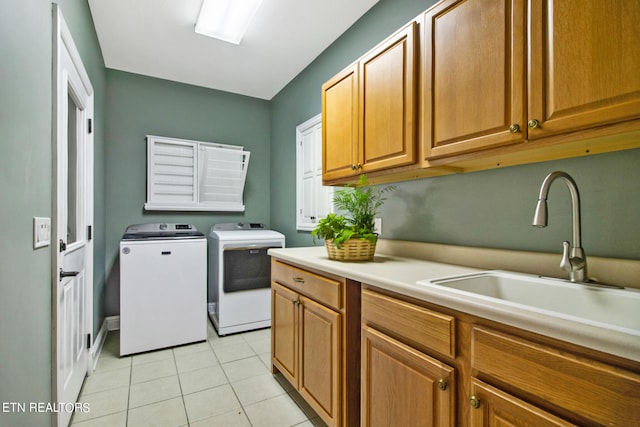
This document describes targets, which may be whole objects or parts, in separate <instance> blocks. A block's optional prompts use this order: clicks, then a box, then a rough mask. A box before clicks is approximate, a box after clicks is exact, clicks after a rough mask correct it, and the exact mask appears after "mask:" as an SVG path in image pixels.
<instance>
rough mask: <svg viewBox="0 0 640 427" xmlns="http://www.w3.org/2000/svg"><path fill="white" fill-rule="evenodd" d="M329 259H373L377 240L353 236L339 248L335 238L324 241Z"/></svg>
mask: <svg viewBox="0 0 640 427" xmlns="http://www.w3.org/2000/svg"><path fill="white" fill-rule="evenodd" d="M324 246H325V247H326V248H327V253H328V254H329V259H333V260H336V261H371V260H372V259H373V255H374V254H375V252H376V242H373V243H371V242H370V241H369V240H367V239H359V238H351V239H349V240H347V241H346V242H344V243H343V244H342V245H340V248H337V247H336V245H335V244H334V243H333V239H328V240H325V241H324Z"/></svg>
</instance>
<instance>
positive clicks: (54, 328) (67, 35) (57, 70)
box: [51, 3, 94, 426]
mask: <svg viewBox="0 0 640 427" xmlns="http://www.w3.org/2000/svg"><path fill="white" fill-rule="evenodd" d="M52 6H53V10H52V15H53V19H52V21H53V43H52V45H53V49H52V50H53V52H52V53H53V55H52V60H53V66H52V169H53V170H52V181H53V183H52V209H51V210H52V220H51V224H52V234H53V236H52V237H53V238H52V239H51V389H52V399H51V401H52V402H59V398H58V397H59V395H60V390H61V384H60V382H61V379H60V378H58V362H59V359H60V356H59V349H58V345H57V344H58V330H59V328H58V324H57V322H58V300H59V297H60V296H59V294H58V291H59V277H60V276H59V271H60V268H61V267H62V254H61V252H60V248H59V243H58V242H60V240H61V239H62V240H63V241H66V235H61V234H63V233H61V232H60V230H59V227H58V219H59V209H60V208H59V198H60V197H61V195H60V191H59V188H58V187H59V179H58V172H59V170H60V167H64V165H65V164H66V158H67V154H66V153H63V152H60V147H61V144H62V142H61V141H62V139H64V140H65V143H64V147H66V138H67V129H66V120H65V117H66V114H67V112H66V111H63V110H64V109H61V108H59V102H60V101H59V100H60V99H61V97H64V98H65V99H66V98H67V96H68V91H67V87H66V85H64V84H61V82H62V81H63V79H66V76H65V75H61V55H62V52H63V50H66V51H67V52H68V53H69V56H70V57H71V60H72V62H73V65H74V68H75V71H77V73H78V75H79V77H80V80H81V82H82V86H83V87H82V89H83V90H84V91H85V94H86V95H87V98H88V100H89V102H88V103H87V106H86V110H87V113H86V116H87V118H89V119H91V121H92V122H93V96H94V91H93V86H92V85H91V81H90V80H89V76H88V74H87V72H86V70H85V68H84V65H83V63H82V59H81V57H80V54H79V52H78V50H77V48H76V46H75V44H74V42H73V38H72V37H71V32H70V31H69V28H68V26H67V24H66V22H65V20H64V17H63V16H62V11H61V10H60V7H59V6H58V5H57V4H55V3H53V4H52ZM65 105H66V103H65ZM62 122H65V126H61V123H62ZM92 127H93V126H92ZM83 151H84V153H83V154H84V156H83V159H82V162H83V167H84V168H85V174H84V182H83V183H82V186H83V191H84V199H85V204H84V206H83V207H82V209H81V212H82V213H83V216H84V221H83V222H84V224H85V225H86V226H87V227H89V226H90V227H93V185H94V183H93V131H92V130H89V132H88V133H87V134H86V136H85V138H84V150H83ZM63 162H64V163H63ZM85 250H86V257H85V279H84V280H85V286H86V293H85V295H86V297H85V299H84V301H83V304H84V312H85V324H84V326H83V328H84V331H85V333H86V334H90V335H89V337H91V335H92V334H93V239H92V238H87V239H86V249H85ZM92 345H93V342H92V339H88V340H87V346H86V348H85V350H84V351H86V352H87V354H86V356H87V357H86V360H87V374H91V373H92V372H93V358H92V357H91V347H92ZM62 403H75V402H62ZM63 415H64V414H63V412H62V411H60V412H58V413H57V414H56V413H55V412H54V413H53V414H52V423H53V425H54V426H58V425H60V424H61V423H62V424H64V423H63V418H62V417H63ZM67 415H68V414H67Z"/></svg>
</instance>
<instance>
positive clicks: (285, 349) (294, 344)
mask: <svg viewBox="0 0 640 427" xmlns="http://www.w3.org/2000/svg"><path fill="white" fill-rule="evenodd" d="M298 301H299V295H298V294H297V293H296V292H293V291H291V290H289V289H287V288H285V287H284V286H280V285H279V284H277V283H275V282H271V304H272V308H271V313H272V319H271V325H272V328H271V356H272V363H273V365H274V366H275V367H277V368H278V370H279V371H280V372H281V373H282V375H284V376H285V377H286V378H287V380H289V382H290V383H291V384H293V385H294V386H297V384H298V382H297V381H298V375H297V369H298V331H297V329H298V320H297V315H298V309H297V305H298Z"/></svg>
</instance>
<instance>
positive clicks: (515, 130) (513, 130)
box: [509, 123, 520, 133]
mask: <svg viewBox="0 0 640 427" xmlns="http://www.w3.org/2000/svg"><path fill="white" fill-rule="evenodd" d="M509 132H511V133H518V132H520V125H519V124H517V123H514V124H512V125H511V126H509Z"/></svg>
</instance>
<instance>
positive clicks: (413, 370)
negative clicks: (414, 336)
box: [361, 326, 456, 427]
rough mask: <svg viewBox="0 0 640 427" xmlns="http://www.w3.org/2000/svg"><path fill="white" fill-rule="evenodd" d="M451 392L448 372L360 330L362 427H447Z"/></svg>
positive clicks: (396, 343)
mask: <svg viewBox="0 0 640 427" xmlns="http://www.w3.org/2000/svg"><path fill="white" fill-rule="evenodd" d="M440 380H442V381H440ZM439 384H440V386H439ZM440 387H442V388H444V390H443V389H441V388H440ZM455 388H456V387H455V376H454V369H453V368H451V367H450V366H447V365H445V364H443V363H440V362H439V361H437V360H436V359H433V358H431V357H429V356H427V355H425V354H423V353H421V352H419V351H417V350H415V349H414V348H412V347H409V346H407V345H405V344H403V343H401V342H399V341H396V340H395V339H393V338H391V337H389V336H387V335H385V334H383V333H381V332H379V331H377V330H375V329H373V328H370V327H367V326H363V328H362V401H361V411H362V412H361V420H362V425H363V426H380V427H387V426H409V425H411V426H424V427H429V426H439V427H444V426H447V427H453V426H454V421H455V417H454V410H455V406H454V398H455Z"/></svg>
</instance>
